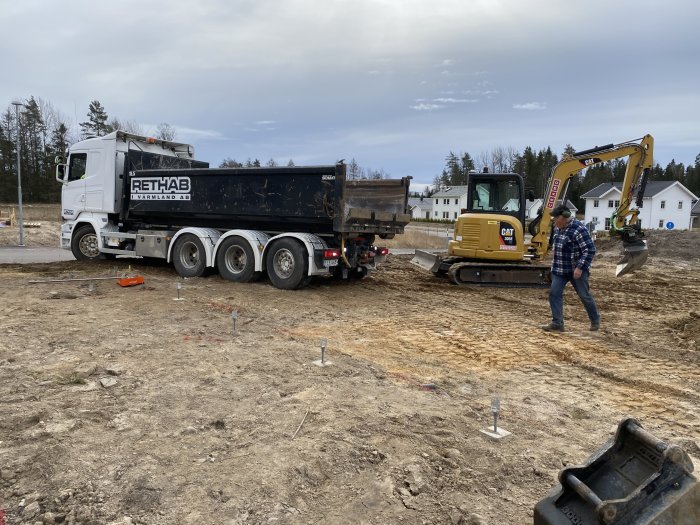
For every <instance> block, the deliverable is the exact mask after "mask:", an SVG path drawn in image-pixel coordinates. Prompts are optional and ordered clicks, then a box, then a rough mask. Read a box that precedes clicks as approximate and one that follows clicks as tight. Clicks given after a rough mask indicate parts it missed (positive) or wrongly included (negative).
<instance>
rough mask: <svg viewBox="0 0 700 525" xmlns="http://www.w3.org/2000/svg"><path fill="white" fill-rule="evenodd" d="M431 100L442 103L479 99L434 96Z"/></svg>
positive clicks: (467, 101) (472, 101)
mask: <svg viewBox="0 0 700 525" xmlns="http://www.w3.org/2000/svg"><path fill="white" fill-rule="evenodd" d="M433 102H441V103H444V104H466V103H474V102H479V101H478V100H477V99H475V98H435V99H433Z"/></svg>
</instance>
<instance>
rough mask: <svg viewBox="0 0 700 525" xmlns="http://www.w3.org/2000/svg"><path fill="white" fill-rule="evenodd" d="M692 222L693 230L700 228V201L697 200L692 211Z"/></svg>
mask: <svg viewBox="0 0 700 525" xmlns="http://www.w3.org/2000/svg"><path fill="white" fill-rule="evenodd" d="M690 221H691V224H692V225H693V228H700V200H697V201H696V202H695V204H694V205H693V209H692V210H690Z"/></svg>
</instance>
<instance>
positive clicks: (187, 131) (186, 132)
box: [173, 126, 225, 140]
mask: <svg viewBox="0 0 700 525" xmlns="http://www.w3.org/2000/svg"><path fill="white" fill-rule="evenodd" d="M173 127H174V128H175V131H177V134H178V135H181V136H183V137H186V138H187V139H188V140H192V139H200V140H202V139H209V140H224V139H225V137H224V136H223V135H222V134H221V133H220V132H218V131H216V130H213V129H195V128H186V127H183V126H173Z"/></svg>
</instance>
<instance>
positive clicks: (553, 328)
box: [542, 323, 564, 332]
mask: <svg viewBox="0 0 700 525" xmlns="http://www.w3.org/2000/svg"><path fill="white" fill-rule="evenodd" d="M542 330H544V331H545V332H563V331H564V327H563V326H562V325H560V324H554V323H549V324H548V325H545V326H543V327H542Z"/></svg>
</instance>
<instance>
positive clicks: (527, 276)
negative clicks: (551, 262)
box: [447, 262, 552, 288]
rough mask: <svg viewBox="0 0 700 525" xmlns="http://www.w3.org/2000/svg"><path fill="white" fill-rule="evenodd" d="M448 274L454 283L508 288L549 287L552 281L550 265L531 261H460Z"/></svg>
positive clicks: (452, 266) (451, 267)
mask: <svg viewBox="0 0 700 525" xmlns="http://www.w3.org/2000/svg"><path fill="white" fill-rule="evenodd" d="M447 275H448V277H449V278H450V281H452V282H453V283H454V284H459V285H464V284H476V285H480V286H497V287H499V286H500V287H507V288H513V287H519V288H548V287H549V285H550V283H551V281H552V278H551V269H550V267H549V266H545V265H542V264H531V263H484V262H459V263H454V264H452V265H451V266H450V267H449V270H448V271H447Z"/></svg>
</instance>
